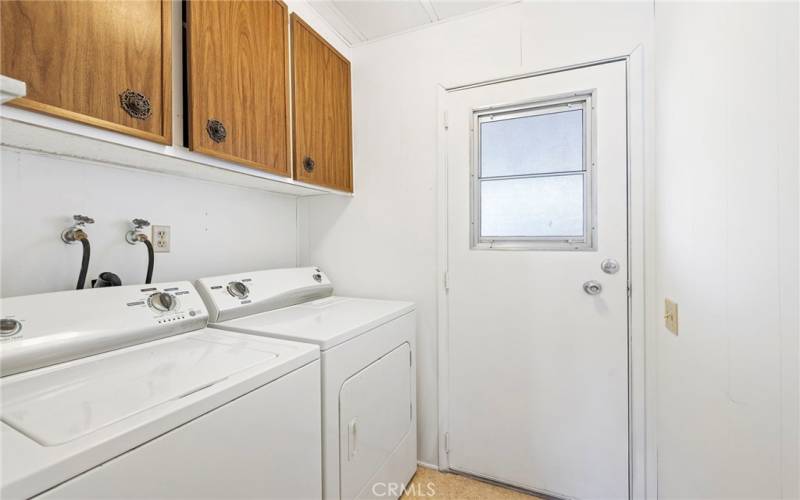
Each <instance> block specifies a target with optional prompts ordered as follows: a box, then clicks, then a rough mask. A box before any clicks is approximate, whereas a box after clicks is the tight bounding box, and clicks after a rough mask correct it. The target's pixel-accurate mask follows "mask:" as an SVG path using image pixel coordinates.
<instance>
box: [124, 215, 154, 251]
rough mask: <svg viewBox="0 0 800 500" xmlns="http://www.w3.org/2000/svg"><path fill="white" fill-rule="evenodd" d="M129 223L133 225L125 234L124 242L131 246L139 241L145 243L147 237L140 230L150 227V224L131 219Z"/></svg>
mask: <svg viewBox="0 0 800 500" xmlns="http://www.w3.org/2000/svg"><path fill="white" fill-rule="evenodd" d="M131 223H132V224H133V229H131V230H130V231H128V232H127V233H125V241H127V242H128V243H130V244H131V245H135V244H137V243H139V242H140V241H141V242H143V241H146V240H147V239H148V238H147V235H146V234H144V233H143V232H142V229H144V228H146V227H148V226H150V222H149V221H146V220H144V219H133V220H132V221H131Z"/></svg>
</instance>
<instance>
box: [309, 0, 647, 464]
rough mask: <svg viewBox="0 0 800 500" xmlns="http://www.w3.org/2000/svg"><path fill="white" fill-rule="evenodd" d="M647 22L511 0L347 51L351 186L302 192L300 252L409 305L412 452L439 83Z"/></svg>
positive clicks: (432, 375)
mask: <svg viewBox="0 0 800 500" xmlns="http://www.w3.org/2000/svg"><path fill="white" fill-rule="evenodd" d="M651 21H652V5H650V4H646V3H541V2H535V3H533V2H532V3H519V4H513V5H509V6H504V7H501V8H497V9H493V10H491V11H488V12H485V13H481V14H478V15H475V16H471V17H467V18H463V19H461V20H457V21H453V22H449V23H444V24H440V25H437V26H434V27H431V28H427V29H423V30H419V31H415V32H411V33H407V34H404V35H400V36H396V37H392V38H389V39H385V40H382V41H378V42H375V43H371V44H367V45H365V46H358V47H356V48H354V49H353V50H352V63H353V127H354V130H353V145H354V169H355V178H354V186H355V192H356V195H355V197H353V198H337V197H315V198H312V199H307V200H303V201H301V206H302V207H301V212H303V213H305V216H306V217H307V222H306V223H305V224H304V226H301V230H302V232H303V234H301V235H300V238H301V240H302V241H306V239H307V248H305V249H301V251H302V252H303V254H302V255H301V261H303V262H304V263H314V264H317V265H320V266H322V268H323V269H324V270H325V271H326V272H327V273H328V274H329V275H330V276H331V278H332V279H333V282H334V283H335V284H336V289H337V293H343V294H354V295H361V296H371V297H384V298H396V299H407V300H413V301H415V302H416V303H417V307H418V325H417V326H418V344H417V345H418V353H417V360H418V364H417V369H418V378H417V380H418V392H417V393H418V399H419V404H418V416H419V438H418V439H419V458H420V460H422V461H424V462H427V463H436V462H437V381H436V377H437V369H436V365H437V332H436V328H437V326H436V322H437V320H436V309H437V305H436V290H437V288H436V287H437V284H438V283H439V280H440V278H441V277H439V276H437V275H436V238H437V235H436V210H437V205H436V185H435V184H436V169H437V151H436V150H437V145H436V141H437V130H436V123H437V117H436V109H437V102H436V99H437V91H438V85H439V84H457V83H467V82H470V81H476V80H484V79H489V78H495V77H500V76H507V75H513V74H519V73H524V72H528V71H534V70H539V69H544V68H550V67H557V66H563V65H566V64H572V63H578V62H585V61H591V60H595V59H601V58H606V57H610V56H617V55H622V54H628V53H630V52H631V51H632V50H633V49H634V48H635V47H636V46H637V45H639V44H642V43H645V42H646V41H647V40H648V39H649V37H650V35H651ZM303 205H304V206H303Z"/></svg>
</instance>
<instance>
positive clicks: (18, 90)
mask: <svg viewBox="0 0 800 500" xmlns="http://www.w3.org/2000/svg"><path fill="white" fill-rule="evenodd" d="M25 94H26V88H25V82H21V81H19V80H14V79H13V78H9V77H7V76H3V75H0V104H2V103H4V102H8V101H10V100H12V99H16V98H17V97H25Z"/></svg>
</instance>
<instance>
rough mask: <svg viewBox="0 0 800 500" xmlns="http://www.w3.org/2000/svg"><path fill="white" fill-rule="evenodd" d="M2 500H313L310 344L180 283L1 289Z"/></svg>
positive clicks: (315, 361) (314, 390)
mask: <svg viewBox="0 0 800 500" xmlns="http://www.w3.org/2000/svg"><path fill="white" fill-rule="evenodd" d="M0 312H1V313H2V321H0V375H2V379H0V393H2V396H1V397H2V407H1V408H0V420H2V423H1V424H0V442H1V443H2V444H0V446H1V447H2V457H3V461H2V465H0V477H1V479H0V496H2V497H3V498H29V497H34V496H41V497H42V498H197V497H204V498H237V497H238V498H245V497H246V498H256V497H257V498H276V499H284V498H304V499H306V498H319V497H320V496H321V494H322V484H321V476H322V471H321V453H322V451H321V446H320V439H321V431H320V425H321V422H320V414H319V413H320V400H319V398H320V386H319V377H320V366H319V365H320V362H319V350H318V348H317V346H314V345H309V344H301V343H297V342H290V341H284V340H279V339H268V338H259V337H253V336H252V335H243V334H236V333H233V332H224V331H222V330H218V329H214V330H211V329H207V328H205V326H206V323H207V319H208V313H207V311H206V308H205V305H204V304H203V301H202V299H201V298H200V296H199V295H198V293H197V291H196V290H195V289H194V288H193V287H192V285H191V284H190V283H188V282H179V283H169V284H158V285H147V286H125V287H112V288H98V289H91V290H80V291H69V292H56V293H49V294H42V295H31V296H25V297H14V298H8V299H3V300H0Z"/></svg>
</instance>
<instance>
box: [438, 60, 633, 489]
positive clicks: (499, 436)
mask: <svg viewBox="0 0 800 500" xmlns="http://www.w3.org/2000/svg"><path fill="white" fill-rule="evenodd" d="M626 79H627V73H626V61H624V60H619V61H615V62H607V63H605V64H598V65H590V66H585V67H579V68H575V69H570V70H566V71H558V72H553V73H547V74H541V75H536V76H532V77H530V78H520V79H513V80H508V81H504V82H499V83H495V84H491V85H481V86H475V87H472V88H465V89H462V90H458V91H454V92H448V93H447V94H446V98H445V108H446V112H447V124H446V125H447V129H448V130H447V133H446V145H445V147H444V155H445V156H446V158H445V162H446V165H447V171H446V176H445V186H446V201H445V203H444V204H445V205H446V207H447V213H446V220H443V224H444V226H445V227H444V228H443V229H444V231H445V233H446V237H447V246H446V248H445V251H446V254H445V256H446V258H445V261H446V271H447V283H446V285H445V286H446V287H447V288H448V290H447V295H446V308H445V310H446V311H447V318H446V321H445V325H446V326H447V331H446V332H445V334H446V336H447V342H446V343H445V345H446V347H447V351H446V352H444V353H442V355H443V356H445V358H446V363H443V368H445V369H446V370H447V373H443V374H442V375H441V380H442V381H443V382H444V383H445V384H446V387H443V389H442V390H443V391H444V392H445V393H446V398H447V408H446V410H445V417H444V419H443V423H444V427H445V429H444V432H446V436H447V443H442V444H443V445H446V448H447V449H448V450H446V453H447V457H446V458H447V466H448V467H449V468H450V469H453V470H457V471H462V472H467V473H472V474H476V475H479V476H483V477H487V478H490V479H494V480H497V481H500V482H504V483H508V484H513V485H516V486H519V487H523V488H526V489H530V490H535V491H541V492H546V493H551V494H554V495H558V496H568V497H579V498H601V497H602V498H623V497H627V496H628V470H629V465H628V450H629V446H628V434H629V430H628V401H629V381H628V367H629V363H628V352H629V346H628V271H629V270H628V243H629V242H628V213H627V210H628V178H627V168H628V142H627V141H628V134H627V94H626ZM587 92H589V93H591V95H592V106H593V108H594V109H593V112H592V113H591V115H592V117H593V124H594V127H593V128H594V133H593V146H594V147H593V154H592V158H593V161H594V163H595V164H594V172H593V181H594V186H595V206H596V219H595V224H596V235H595V236H596V240H595V241H594V242H593V246H594V250H579V251H565V250H560V249H558V250H550V249H546V250H542V251H501V250H479V249H472V245H471V237H470V185H471V182H470V172H471V168H470V167H471V151H472V145H471V144H470V140H471V138H472V137H473V135H472V133H471V130H470V127H471V125H472V124H473V123H474V116H473V110H475V109H480V108H485V107H487V106H494V105H505V104H510V103H525V102H532V101H537V100H539V99H542V98H545V97H548V96H563V95H565V94H569V93H581V94H585V93H587ZM587 118H588V115H587ZM606 258H613V259H615V260H617V261H618V262H619V264H620V270H619V272H618V273H616V274H613V275H609V274H605V273H603V271H602V270H601V269H600V263H601V262H602V261H603V260H604V259H606ZM589 280H596V281H599V282H600V283H601V284H602V285H603V291H602V293H601V294H600V295H597V296H590V295H588V294H586V293H585V292H584V290H583V288H582V285H583V283H584V282H586V281H589Z"/></svg>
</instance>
